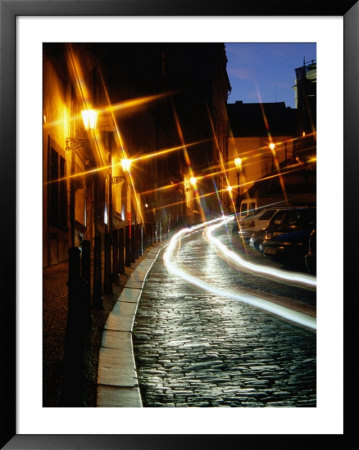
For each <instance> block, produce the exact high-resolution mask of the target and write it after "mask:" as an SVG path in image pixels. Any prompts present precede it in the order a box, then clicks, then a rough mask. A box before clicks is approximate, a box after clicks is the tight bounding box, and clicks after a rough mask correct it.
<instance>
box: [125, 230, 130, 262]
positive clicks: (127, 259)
mask: <svg viewBox="0 0 359 450" xmlns="http://www.w3.org/2000/svg"><path fill="white" fill-rule="evenodd" d="M125 230H126V240H125V266H126V267H131V255H130V252H131V231H130V225H126V228H125Z"/></svg>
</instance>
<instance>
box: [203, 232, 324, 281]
mask: <svg viewBox="0 0 359 450" xmlns="http://www.w3.org/2000/svg"><path fill="white" fill-rule="evenodd" d="M222 225H223V223H220V224H214V225H211V226H210V227H208V228H207V229H206V231H205V233H206V235H207V237H208V240H209V241H210V242H211V243H212V244H213V245H215V246H216V247H217V249H218V250H219V251H220V253H222V255H223V256H224V257H225V258H226V259H228V260H230V261H231V262H232V263H234V264H235V265H236V266H239V267H241V268H243V269H245V270H247V271H250V272H253V273H255V274H256V275H260V276H266V277H269V278H271V279H272V280H277V281H284V282H286V283H289V284H293V285H295V286H300V287H303V288H306V289H309V290H315V289H316V287H317V279H316V277H313V276H312V275H307V274H305V273H299V272H288V271H286V270H281V269H276V268H274V267H268V266H263V265H261V264H254V263H251V262H250V261H247V260H245V259H243V258H242V257H241V256H240V255H239V254H238V253H235V252H233V251H232V250H229V248H228V247H227V246H226V245H224V244H223V243H222V242H221V241H220V240H219V239H217V238H216V237H214V236H213V235H212V231H214V230H215V229H217V228H219V227H220V226H222Z"/></svg>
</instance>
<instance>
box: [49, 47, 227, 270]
mask: <svg viewBox="0 0 359 450" xmlns="http://www.w3.org/2000/svg"><path fill="white" fill-rule="evenodd" d="M229 89H230V86H229V81H228V77H227V73H226V56H225V49H224V45H222V44H44V47H43V162H44V163H43V186H44V188H43V262H44V266H49V265H53V264H56V263H58V262H60V261H64V260H66V259H67V257H68V255H67V251H68V249H69V248H70V247H73V246H75V247H79V246H80V245H81V242H82V241H83V240H85V239H86V240H90V241H92V240H93V239H94V238H95V236H102V235H103V234H104V233H107V232H108V233H110V234H111V232H112V230H113V229H117V228H121V227H124V226H125V225H128V224H135V223H144V224H145V223H149V222H153V223H156V225H157V230H158V232H160V231H161V230H162V229H169V228H171V227H172V228H173V227H175V226H177V225H179V224H180V223H185V222H187V223H192V222H195V221H198V220H201V219H203V217H204V216H206V215H208V214H210V213H212V212H213V211H214V210H215V209H216V208H218V204H216V201H217V200H216V195H214V193H215V189H214V185H216V184H217V185H223V184H224V182H223V179H224V174H223V173H222V172H221V170H219V169H220V165H221V161H225V160H226V159H227V151H228V150H227V130H228V126H227V114H226V102H227V96H228V91H229ZM92 114H93V116H92ZM92 119H95V120H94V122H93V123H92V122H91V120H92ZM212 172H216V173H217V175H216V177H217V181H216V182H215V183H214V180H215V178H214V176H212ZM204 175H206V176H204ZM187 179H195V180H196V182H195V183H193V184H192V183H190V184H189V185H188V184H187V183H185V180H187ZM187 189H189V191H186V190H187ZM189 194H190V195H189Z"/></svg>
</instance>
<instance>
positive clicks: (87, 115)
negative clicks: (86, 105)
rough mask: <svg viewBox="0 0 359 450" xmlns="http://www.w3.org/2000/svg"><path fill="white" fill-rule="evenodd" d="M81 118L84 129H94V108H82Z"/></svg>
mask: <svg viewBox="0 0 359 450" xmlns="http://www.w3.org/2000/svg"><path fill="white" fill-rule="evenodd" d="M81 114H82V120H83V122H84V127H85V129H86V130H94V129H95V128H96V123H97V111H96V110H94V109H84V110H83V111H81Z"/></svg>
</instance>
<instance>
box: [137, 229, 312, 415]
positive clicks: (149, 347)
mask: <svg viewBox="0 0 359 450" xmlns="http://www.w3.org/2000/svg"><path fill="white" fill-rule="evenodd" d="M222 239H227V237H226V236H225V235H223V236H222ZM177 262H179V263H180V264H182V267H186V270H188V271H190V272H191V274H193V273H195V274H196V276H201V277H202V278H203V279H205V278H207V281H211V282H212V283H215V284H216V285H218V286H221V287H222V288H225V289H229V288H233V287H238V286H240V285H245V286H246V289H248V288H249V286H251V289H254V288H258V290H259V291H260V292H263V291H264V290H265V288H266V286H267V287H268V288H269V290H270V291H271V292H273V291H274V293H275V295H277V296H278V295H280V294H282V295H283V296H287V297H292V298H294V299H296V298H297V299H300V298H301V295H302V298H304V301H306V302H307V303H308V304H312V305H313V304H315V293H314V292H311V293H307V292H305V291H304V290H303V289H299V288H293V287H287V286H284V285H283V284H279V283H275V282H268V281H267V280H263V279H259V280H258V279H257V277H254V276H253V275H250V274H244V273H239V272H238V271H237V270H236V269H233V268H231V267H230V266H229V265H228V264H227V263H226V262H224V261H223V260H221V259H220V258H218V256H217V255H216V252H215V251H214V249H213V248H212V247H211V246H210V245H209V244H208V243H207V242H205V241H204V240H203V239H202V238H201V233H197V234H195V235H193V236H192V237H190V238H189V239H185V240H183V241H182V245H181V250H180V252H179V255H177ZM254 279H256V281H255V280H254ZM274 285H278V286H277V287H276V289H277V291H275V288H274V287H273V286H274ZM300 292H301V293H300ZM134 346H135V354H136V364H137V369H138V376H139V381H140V387H141V394H142V399H143V404H144V406H152V407H153V406H154V407H156V406H172V407H173V406H175V407H184V406H197V407H208V406H231V407H241V406H242V407H263V406H284V407H286V406H287V407H288V406H294V407H308V406H312V407H313V406H316V334H315V332H313V331H310V330H307V329H304V328H302V327H300V326H298V325H295V324H292V323H289V322H286V321H284V320H283V319H280V318H278V317H276V316H274V315H271V314H269V313H267V312H264V311H261V310H259V309H257V308H254V307H252V306H249V305H246V304H243V303H241V302H239V301H236V300H231V299H229V298H222V297H219V296H218V295H214V294H212V293H209V292H206V291H202V290H199V289H197V288H195V287H194V286H191V285H189V284H187V283H186V282H185V281H183V280H182V279H181V278H178V277H175V276H173V275H171V274H169V273H168V271H167V269H166V268H165V267H164V265H163V260H162V255H161V256H160V257H159V258H158V260H157V261H156V263H155V264H154V266H153V268H152V270H151V272H150V275H149V277H148V279H147V282H146V285H145V288H144V291H143V295H142V298H141V301H140V304H139V308H138V312H137V316H136V322H135V328H134Z"/></svg>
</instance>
